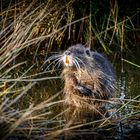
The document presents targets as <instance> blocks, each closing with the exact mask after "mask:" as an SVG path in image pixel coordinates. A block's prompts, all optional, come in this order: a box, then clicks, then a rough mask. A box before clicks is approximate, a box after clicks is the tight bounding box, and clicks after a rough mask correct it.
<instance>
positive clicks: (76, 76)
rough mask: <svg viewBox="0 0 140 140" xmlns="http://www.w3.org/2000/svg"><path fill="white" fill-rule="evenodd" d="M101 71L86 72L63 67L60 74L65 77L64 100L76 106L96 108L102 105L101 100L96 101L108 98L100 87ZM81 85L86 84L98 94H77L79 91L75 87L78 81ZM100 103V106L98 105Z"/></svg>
mask: <svg viewBox="0 0 140 140" xmlns="http://www.w3.org/2000/svg"><path fill="white" fill-rule="evenodd" d="M101 74H102V72H101V71H95V72H94V73H93V72H88V71H87V70H82V69H80V70H78V71H77V70H76V69H73V68H67V67H66V68H64V70H63V72H62V75H63V78H64V79H65V87H64V93H65V102H66V103H67V104H69V105H72V106H75V107H78V108H90V109H94V110H96V109H97V108H99V107H101V106H103V102H102V105H101V102H100V101H98V100H100V99H102V100H106V99H108V97H107V95H106V93H105V91H103V90H102V89H101V87H100V80H99V78H100V76H101ZM79 81H80V83H81V84H82V85H86V86H88V87H89V88H90V89H91V90H94V91H96V92H98V93H99V94H98V95H95V96H96V97H95V96H93V97H94V98H91V97H85V96H79V91H78V90H76V89H75V86H77V84H78V82H79ZM99 104H100V106H99Z"/></svg>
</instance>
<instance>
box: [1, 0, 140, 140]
mask: <svg viewBox="0 0 140 140" xmlns="http://www.w3.org/2000/svg"><path fill="white" fill-rule="evenodd" d="M6 2H7V3H6ZM135 2H136V3H134V2H133V1H131V0H128V1H121V0H119V1H115V0H114V1H113V0H110V1H107V2H106V1H105V0H102V1H95V0H90V1H88V2H87V1H86V0H69V1H65V0H59V1H57V0H55V1H53V0H46V1H43V0H34V1H31V0H24V1H20V2H17V1H16V2H15V1H12V0H11V1H10V2H8V1H4V2H3V1H1V4H2V6H1V12H0V128H1V132H0V137H1V138H3V139H4V138H5V139H7V138H8V137H13V138H15V137H16V138H19V139H20V138H21V137H26V138H33V139H34V138H42V137H46V138H50V139H51V138H54V137H56V138H57V137H64V135H63V133H64V132H66V131H69V133H70V132H71V135H74V134H75V135H78V134H84V133H87V132H89V133H90V132H91V133H92V134H95V132H100V131H101V132H102V133H103V131H106V132H107V133H110V132H113V131H114V130H116V131H117V130H118V131H119V130H120V131H119V132H118V131H117V134H118V133H120V136H121V134H122V133H123V134H124V135H125V132H124V131H123V130H125V129H131V130H133V127H134V126H135V128H137V126H136V125H135V121H136V120H137V119H138V118H139V109H140V108H139V103H140V102H139V95H136V96H133V99H126V98H125V99H124V98H122V101H121V105H119V104H120V102H119V103H118V100H119V96H118V97H117V98H116V99H115V101H114V100H113V101H112V104H113V106H115V108H113V111H112V112H113V113H112V115H111V116H110V117H108V118H104V119H102V120H96V121H95V120H94V121H88V122H86V123H85V122H83V121H81V122H79V124H73V125H72V120H69V121H68V122H66V120H65V119H64V117H63V116H64V114H65V113H66V112H67V111H68V109H65V108H63V103H64V100H63V98H62V95H63V94H62V93H63V91H62V89H63V82H62V80H61V77H60V72H61V68H57V67H56V66H55V65H53V63H51V64H49V65H48V64H46V63H44V62H45V61H46V59H47V58H48V56H50V55H51V54H53V53H58V52H60V50H61V51H63V50H64V49H66V48H67V47H68V46H70V45H71V44H76V43H82V44H85V45H87V46H89V47H91V48H92V49H93V50H97V51H100V52H103V53H105V54H106V55H108V57H111V58H112V62H115V61H116V60H119V62H120V63H121V66H119V68H120V67H121V70H122V71H121V72H124V70H125V68H124V64H126V65H131V66H132V67H133V68H134V67H135V69H139V67H140V66H139V65H140V64H139V63H137V62H136V61H131V60H130V59H129V60H127V58H128V57H127V56H130V55H131V56H134V54H135V53H136V52H135V50H137V46H138V45H139V44H138V43H139V42H138V40H139V37H140V36H139V17H140V16H139V15H140V9H139V8H140V7H138V0H137V1H135ZM124 6H125V7H124ZM133 58H134V57H133ZM121 59H122V61H121ZM135 62H136V64H135ZM54 67H55V68H54ZM116 69H117V66H116ZM119 72H120V69H119ZM131 78H132V77H131ZM123 80H124V79H123V77H121V78H118V84H120V85H121V87H122V88H123V86H124V85H123ZM124 81H125V80H124ZM58 83H59V84H58ZM54 85H55V87H54ZM52 88H53V90H52ZM120 91H123V90H120ZM120 91H119V92H120ZM125 93H126V92H125ZM125 93H124V94H125ZM121 97H123V95H122V96H121ZM124 111H125V113H123V112H124ZM126 112H127V114H126ZM133 116H134V117H133ZM72 118H73V117H72ZM111 118H114V121H113V122H112V121H111ZM132 120H134V121H132ZM127 121H129V122H131V124H132V126H129V125H127ZM118 122H119V123H118ZM137 122H138V121H137ZM95 124H98V129H97V126H96V125H95ZM118 124H119V125H118ZM138 124H139V122H138ZM89 125H93V126H94V127H93V128H90V129H89V127H88V129H80V128H81V127H85V126H89ZM76 128H77V129H76ZM78 128H79V129H78ZM120 128H121V129H120ZM75 129H76V130H75ZM122 129H123V130H122ZM130 133H131V132H130ZM114 135H115V134H114Z"/></svg>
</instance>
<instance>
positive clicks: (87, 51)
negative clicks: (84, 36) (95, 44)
mask: <svg viewBox="0 0 140 140" xmlns="http://www.w3.org/2000/svg"><path fill="white" fill-rule="evenodd" d="M86 55H87V56H90V48H86Z"/></svg>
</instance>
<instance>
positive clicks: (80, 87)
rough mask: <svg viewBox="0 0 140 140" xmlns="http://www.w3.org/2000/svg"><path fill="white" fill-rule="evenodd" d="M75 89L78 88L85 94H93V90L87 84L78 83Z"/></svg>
mask: <svg viewBox="0 0 140 140" xmlns="http://www.w3.org/2000/svg"><path fill="white" fill-rule="evenodd" d="M75 89H76V90H78V91H79V92H80V93H81V94H82V95H84V96H93V92H92V90H91V89H89V88H87V87H86V86H82V85H78V86H75Z"/></svg>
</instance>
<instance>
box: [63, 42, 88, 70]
mask: <svg viewBox="0 0 140 140" xmlns="http://www.w3.org/2000/svg"><path fill="white" fill-rule="evenodd" d="M89 55H90V51H89V50H88V49H87V48H85V47H84V46H83V45H81V44H78V45H75V46H71V47H69V48H68V49H67V50H66V51H65V52H64V53H63V57H62V60H63V63H64V66H65V67H76V68H79V67H80V68H81V67H82V66H84V63H83V60H85V59H86V57H87V56H89Z"/></svg>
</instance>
